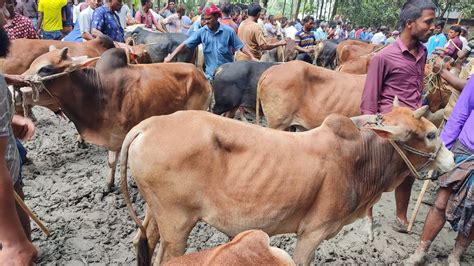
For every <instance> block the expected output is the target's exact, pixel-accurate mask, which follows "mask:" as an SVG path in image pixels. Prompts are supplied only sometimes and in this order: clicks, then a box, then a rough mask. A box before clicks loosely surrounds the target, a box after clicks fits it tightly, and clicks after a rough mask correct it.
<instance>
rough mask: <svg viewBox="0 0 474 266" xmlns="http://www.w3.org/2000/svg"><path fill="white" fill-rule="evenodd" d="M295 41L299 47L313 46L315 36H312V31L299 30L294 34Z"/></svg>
mask: <svg viewBox="0 0 474 266" xmlns="http://www.w3.org/2000/svg"><path fill="white" fill-rule="evenodd" d="M295 42H296V44H297V45H298V46H299V47H301V48H305V47H310V46H314V45H316V36H314V32H311V31H310V32H308V33H306V32H304V31H303V30H300V31H298V32H297V33H296V35H295Z"/></svg>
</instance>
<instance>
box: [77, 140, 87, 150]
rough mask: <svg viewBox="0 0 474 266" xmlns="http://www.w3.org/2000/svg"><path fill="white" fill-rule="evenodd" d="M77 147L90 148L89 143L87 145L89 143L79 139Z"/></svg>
mask: <svg viewBox="0 0 474 266" xmlns="http://www.w3.org/2000/svg"><path fill="white" fill-rule="evenodd" d="M77 147H78V148H79V149H87V148H89V145H87V143H85V142H84V141H78V142H77Z"/></svg>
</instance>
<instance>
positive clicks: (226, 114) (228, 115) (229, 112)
mask: <svg viewBox="0 0 474 266" xmlns="http://www.w3.org/2000/svg"><path fill="white" fill-rule="evenodd" d="M235 112H237V108H235V109H233V110H230V111H227V112H225V113H224V117H227V118H230V119H234V117H235Z"/></svg>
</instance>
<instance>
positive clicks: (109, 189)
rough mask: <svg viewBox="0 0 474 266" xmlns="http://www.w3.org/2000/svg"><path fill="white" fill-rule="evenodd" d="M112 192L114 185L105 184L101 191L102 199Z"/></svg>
mask: <svg viewBox="0 0 474 266" xmlns="http://www.w3.org/2000/svg"><path fill="white" fill-rule="evenodd" d="M112 191H114V184H105V186H104V187H103V189H102V192H103V194H104V195H103V197H105V196H107V195H108V194H109V193H111V192H112ZM103 197H102V198H103Z"/></svg>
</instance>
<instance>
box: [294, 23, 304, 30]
mask: <svg viewBox="0 0 474 266" xmlns="http://www.w3.org/2000/svg"><path fill="white" fill-rule="evenodd" d="M295 29H296V30H297V31H300V30H302V29H303V25H301V23H299V22H296V24H295Z"/></svg>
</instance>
